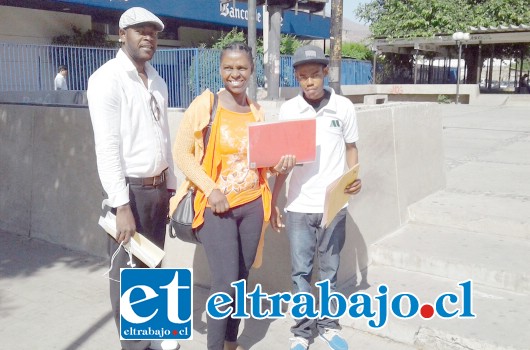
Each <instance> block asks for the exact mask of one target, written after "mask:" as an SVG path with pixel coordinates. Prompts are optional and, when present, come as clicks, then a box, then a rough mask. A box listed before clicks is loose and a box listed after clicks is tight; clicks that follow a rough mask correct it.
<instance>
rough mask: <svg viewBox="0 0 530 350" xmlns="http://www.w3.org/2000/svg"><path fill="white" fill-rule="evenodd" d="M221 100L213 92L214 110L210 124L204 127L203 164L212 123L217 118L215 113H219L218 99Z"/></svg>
mask: <svg viewBox="0 0 530 350" xmlns="http://www.w3.org/2000/svg"><path fill="white" fill-rule="evenodd" d="M218 100H219V96H217V94H216V93H214V94H213V105H212V111H211V114H210V122H209V123H208V125H206V127H205V128H204V130H203V133H202V134H203V143H204V148H203V149H204V154H203V156H202V159H201V164H202V161H203V160H204V155H206V148H207V147H208V142H209V141H210V133H211V131H212V124H213V121H214V119H215V114H216V113H217V101H218Z"/></svg>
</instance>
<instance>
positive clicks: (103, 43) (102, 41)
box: [52, 26, 117, 47]
mask: <svg viewBox="0 0 530 350" xmlns="http://www.w3.org/2000/svg"><path fill="white" fill-rule="evenodd" d="M72 32H73V34H72V35H59V36H56V37H54V38H52V44H58V45H68V46H96V47H116V46H117V44H116V43H115V42H112V41H109V40H108V37H107V34H105V33H102V32H98V31H97V30H92V29H89V30H87V31H86V32H83V31H82V30H81V29H80V28H78V27H76V26H72Z"/></svg>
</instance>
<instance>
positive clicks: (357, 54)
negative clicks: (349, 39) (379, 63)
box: [342, 43, 373, 61]
mask: <svg viewBox="0 0 530 350" xmlns="http://www.w3.org/2000/svg"><path fill="white" fill-rule="evenodd" d="M342 57H351V58H354V59H356V60H364V61H370V60H372V58H373V53H372V51H371V50H370V49H368V48H367V47H366V45H363V44H361V43H344V44H342Z"/></svg>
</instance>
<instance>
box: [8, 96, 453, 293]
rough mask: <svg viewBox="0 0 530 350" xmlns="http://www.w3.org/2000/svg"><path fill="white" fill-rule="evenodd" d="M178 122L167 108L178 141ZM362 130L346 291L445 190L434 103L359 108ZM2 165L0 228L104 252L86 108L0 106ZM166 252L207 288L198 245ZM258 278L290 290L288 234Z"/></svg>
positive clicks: (270, 235)
mask: <svg viewBox="0 0 530 350" xmlns="http://www.w3.org/2000/svg"><path fill="white" fill-rule="evenodd" d="M265 105H266V106H265V108H266V115H267V119H268V120H274V119H276V116H277V108H278V106H277V105H275V104H274V103H272V104H271V105H270V106H269V105H268V104H265ZM182 115H183V111H182V110H175V109H173V110H170V114H169V119H170V130H171V133H172V137H173V138H174V135H175V133H176V130H177V128H178V124H179V122H180V120H181V118H182ZM358 123H359V133H360V135H361V139H360V140H359V142H358V143H357V144H358V147H359V150H360V160H361V174H360V176H361V178H362V179H363V191H362V192H361V193H360V194H359V195H358V196H356V197H355V198H354V199H352V201H351V205H350V207H349V213H350V215H349V216H348V218H347V227H348V232H347V241H346V245H345V248H344V250H343V252H344V254H343V256H342V264H341V270H340V271H339V283H341V284H344V283H348V282H349V281H352V280H353V279H356V278H357V277H356V275H357V273H358V272H359V271H363V270H364V268H365V267H366V266H367V265H368V263H369V256H368V249H367V246H369V245H370V244H372V243H374V242H375V241H378V240H380V239H381V238H382V237H384V236H385V235H387V234H389V233H391V232H394V231H396V229H398V228H399V227H401V226H402V225H403V224H404V223H405V222H407V220H408V211H407V207H408V206H409V205H410V204H412V203H414V202H416V201H418V200H420V199H422V198H424V197H426V196H427V195H429V194H431V193H433V192H435V191H437V190H439V189H441V188H443V187H444V186H445V173H444V169H443V149H442V124H441V116H440V113H439V109H438V105H437V104H432V103H416V104H408V103H400V104H397V103H393V104H383V105H373V106H363V108H359V111H358ZM418 130H421V132H418ZM411 155H414V156H411ZM0 164H2V166H1V167H0V178H2V179H3V183H2V185H3V186H2V198H3V199H4V200H2V201H1V202H0V229H4V230H6V231H9V232H13V233H17V234H20V235H24V236H32V237H38V238H42V239H44V240H46V241H49V242H53V243H57V244H60V245H63V246H66V247H69V248H73V249H76V250H80V251H86V252H90V253H92V254H95V255H99V256H106V255H107V252H106V239H107V238H106V233H104V232H103V230H102V229H101V228H99V226H98V225H97V219H98V216H99V212H100V209H99V208H100V204H101V200H102V198H103V197H102V189H101V185H100V182H99V178H98V175H97V171H96V158H95V154H94V140H93V132H92V127H91V123H90V117H89V113H88V109H87V108H79V107H76V108H67V107H43V106H24V105H10V104H9V105H6V104H0ZM177 175H178V177H179V183H180V182H181V181H182V179H183V176H182V174H180V173H179V172H178V173H177ZM166 250H167V257H168V258H167V261H165V262H164V263H165V264H168V265H170V266H186V267H190V266H191V267H193V268H194V278H195V281H196V283H197V284H199V285H208V284H209V274H208V267H207V263H206V257H205V256H204V252H203V248H202V246H194V245H189V244H185V243H182V242H179V241H177V240H174V239H173V240H170V241H169V242H167V247H166ZM257 281H259V282H260V283H262V284H263V285H264V289H265V290H268V291H279V290H282V291H285V290H290V288H291V281H290V257H289V242H288V239H287V236H286V235H285V233H282V234H277V233H275V232H272V231H269V232H267V234H266V239H265V256H264V261H263V266H262V268H261V269H259V270H255V271H253V273H252V274H251V283H252V282H257Z"/></svg>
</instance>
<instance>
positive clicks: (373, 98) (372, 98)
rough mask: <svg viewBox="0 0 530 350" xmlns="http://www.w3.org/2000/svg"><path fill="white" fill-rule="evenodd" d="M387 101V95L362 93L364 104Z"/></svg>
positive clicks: (379, 103)
mask: <svg viewBox="0 0 530 350" xmlns="http://www.w3.org/2000/svg"><path fill="white" fill-rule="evenodd" d="M387 102H388V95H364V100H363V103H364V104H365V105H381V104H383V103H387Z"/></svg>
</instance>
